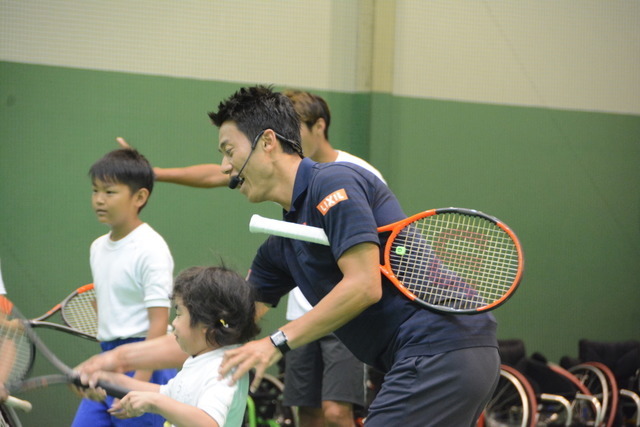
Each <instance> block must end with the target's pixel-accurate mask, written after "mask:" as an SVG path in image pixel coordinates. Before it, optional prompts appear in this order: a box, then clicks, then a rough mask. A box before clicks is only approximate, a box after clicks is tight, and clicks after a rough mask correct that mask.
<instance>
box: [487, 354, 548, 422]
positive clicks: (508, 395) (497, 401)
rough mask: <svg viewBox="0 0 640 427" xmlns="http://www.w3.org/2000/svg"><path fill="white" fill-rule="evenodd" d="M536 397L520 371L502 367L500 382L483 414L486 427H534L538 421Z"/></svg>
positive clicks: (505, 366)
mask: <svg viewBox="0 0 640 427" xmlns="http://www.w3.org/2000/svg"><path fill="white" fill-rule="evenodd" d="M537 407H538V404H537V401H536V395H535V393H534V391H533V388H532V387H531V384H530V383H529V381H527V379H526V378H525V377H524V375H522V374H521V373H520V372H518V370H516V369H514V368H512V367H510V366H507V365H501V366H500V380H499V381H498V386H497V387H496V390H495V392H494V393H493V396H492V397H491V400H490V401H489V403H488V404H487V407H486V408H485V410H484V413H483V420H482V424H483V425H484V426H486V427H534V426H535V425H536V420H537Z"/></svg>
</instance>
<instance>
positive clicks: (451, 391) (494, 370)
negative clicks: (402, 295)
mask: <svg viewBox="0 0 640 427" xmlns="http://www.w3.org/2000/svg"><path fill="white" fill-rule="evenodd" d="M499 375H500V356H499V355H498V349H497V348H495V347H472V348H466V349H461V350H455V351H451V352H448V353H442V354H436V355H433V356H415V357H407V358H405V359H402V360H399V361H397V362H396V363H394V365H393V366H392V367H391V370H390V371H389V372H387V373H386V375H385V377H384V381H383V383H382V388H381V389H380V391H379V392H378V394H377V396H376V398H375V399H374V400H373V402H372V403H371V405H370V406H369V412H368V414H367V419H366V421H365V426H367V427H378V426H379V427H388V426H394V425H395V426H403V427H424V426H429V427H440V426H441V427H451V426H456V427H472V426H475V425H476V421H477V419H478V417H479V416H480V414H481V413H482V410H483V409H484V407H485V405H486V404H487V402H488V401H489V399H490V397H491V395H492V394H493V391H494V390H495V387H496V385H497V384H498V378H499Z"/></svg>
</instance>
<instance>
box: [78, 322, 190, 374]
mask: <svg viewBox="0 0 640 427" xmlns="http://www.w3.org/2000/svg"><path fill="white" fill-rule="evenodd" d="M187 357H189V355H188V354H187V353H185V352H184V351H182V349H181V348H180V346H179V345H178V342H177V341H176V338H175V336H173V335H172V334H169V335H163V336H161V337H159V338H154V339H150V340H145V341H139V342H134V343H130V344H125V345H121V346H119V347H116V348H114V349H113V350H110V351H106V352H104V353H100V354H98V355H95V356H93V357H91V358H90V359H88V360H87V361H85V362H83V363H81V364H80V365H79V366H78V367H76V370H77V371H78V372H79V373H80V375H81V379H82V381H83V382H85V383H87V382H88V381H89V378H90V376H91V374H93V373H94V372H96V371H113V372H127V371H134V370H136V369H167V368H180V367H181V366H182V364H183V363H184V361H185V360H187Z"/></svg>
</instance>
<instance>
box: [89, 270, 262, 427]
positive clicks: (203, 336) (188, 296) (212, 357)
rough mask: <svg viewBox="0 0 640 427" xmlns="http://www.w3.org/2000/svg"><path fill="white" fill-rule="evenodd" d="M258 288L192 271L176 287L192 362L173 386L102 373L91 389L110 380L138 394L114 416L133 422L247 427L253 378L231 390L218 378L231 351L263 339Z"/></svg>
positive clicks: (221, 274)
mask: <svg viewBox="0 0 640 427" xmlns="http://www.w3.org/2000/svg"><path fill="white" fill-rule="evenodd" d="M253 295H254V294H253V288H252V287H251V286H250V285H249V284H248V283H247V282H246V281H245V280H244V279H242V277H240V276H239V275H238V274H237V273H235V272H233V271H230V270H227V269H226V268H223V267H191V268H189V269H187V270H185V271H184V272H182V273H181V274H180V275H178V277H177V278H176V281H175V287H174V290H173V301H174V305H175V309H176V317H175V319H174V320H173V327H174V335H175V337H176V340H177V341H178V344H179V345H180V348H181V349H182V350H183V351H184V352H185V353H187V354H189V355H190V357H189V358H188V359H187V361H186V362H185V363H184V365H183V367H182V370H181V371H180V372H179V373H178V375H177V376H176V377H175V378H174V379H172V380H171V381H169V383H168V384H167V385H163V386H158V385H155V384H150V383H145V382H141V381H136V380H134V379H132V378H129V377H127V376H126V375H122V374H116V373H108V372H99V373H97V375H95V376H94V377H93V378H92V381H91V382H90V383H93V384H95V381H97V379H104V380H107V381H110V382H112V383H116V384H119V385H121V386H123V387H126V388H129V389H131V390H135V391H132V392H130V393H129V394H127V395H126V396H125V397H124V398H123V399H122V400H121V401H120V402H118V403H116V404H115V405H114V407H113V408H112V409H110V412H111V413H112V414H114V415H116V416H121V417H131V416H134V417H135V416H138V415H140V414H142V413H145V412H154V413H157V414H160V415H162V416H163V417H164V418H166V419H167V421H169V422H171V423H172V424H173V425H180V426H240V425H242V421H243V416H244V411H245V407H246V405H247V393H248V388H249V378H248V376H245V377H243V378H242V379H241V380H240V381H238V382H237V383H235V384H234V385H229V379H230V376H229V377H227V378H224V379H219V378H218V367H219V366H220V362H221V361H222V357H223V355H224V352H225V351H226V350H229V349H232V348H235V347H237V346H238V344H241V343H244V342H246V341H248V340H249V339H251V338H252V337H253V336H255V335H256V334H257V333H258V327H257V325H256V323H255V320H254V319H255V299H254V296H253Z"/></svg>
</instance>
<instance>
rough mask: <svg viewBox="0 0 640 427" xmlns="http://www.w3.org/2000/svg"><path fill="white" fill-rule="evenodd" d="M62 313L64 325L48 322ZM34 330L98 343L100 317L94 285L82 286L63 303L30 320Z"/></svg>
mask: <svg viewBox="0 0 640 427" xmlns="http://www.w3.org/2000/svg"><path fill="white" fill-rule="evenodd" d="M58 312H60V316H61V317H62V321H63V322H64V324H63V325H61V324H59V323H54V322H50V321H47V319H50V318H51V317H53V315H54V314H56V313H58ZM29 323H30V324H31V326H32V327H34V328H49V329H55V330H58V331H62V332H66V333H69V334H72V335H75V336H78V337H81V338H86V339H89V340H92V341H96V340H97V339H96V335H97V334H98V317H97V306H96V292H95V290H94V288H93V283H89V284H88V285H84V286H80V287H79V288H78V289H76V290H75V291H73V292H71V293H70V294H69V295H68V296H67V297H66V298H65V299H64V300H62V302H60V303H58V304H56V305H55V306H53V307H52V308H51V310H49V311H47V312H46V313H44V314H43V315H42V316H38V317H36V318H35V319H31V320H29Z"/></svg>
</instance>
